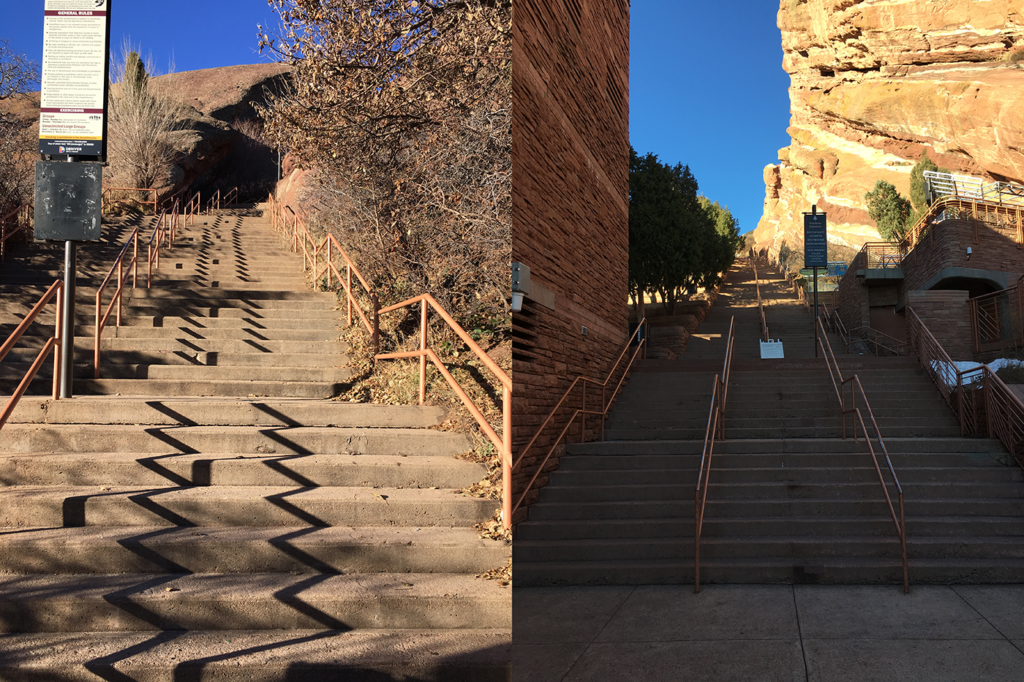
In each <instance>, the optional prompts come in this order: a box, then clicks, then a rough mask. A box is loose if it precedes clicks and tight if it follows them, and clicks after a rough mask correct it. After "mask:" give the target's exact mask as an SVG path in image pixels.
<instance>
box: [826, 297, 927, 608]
mask: <svg viewBox="0 0 1024 682" xmlns="http://www.w3.org/2000/svg"><path fill="white" fill-rule="evenodd" d="M815 324H817V325H818V331H819V334H818V345H819V346H820V348H821V353H822V356H823V357H824V358H825V364H826V366H827V367H828V373H829V377H830V378H831V379H832V388H833V389H835V392H836V398H837V399H838V400H839V410H840V416H841V417H842V420H843V440H846V415H851V416H852V421H853V440H854V442H857V424H860V430H861V432H862V433H863V434H864V442H865V443H866V444H867V446H868V452H869V453H870V454H871V462H872V464H874V466H875V473H876V474H878V482H879V483H880V484H881V486H882V492H883V493H884V494H885V502H886V504H887V505H888V507H889V515H890V517H892V522H893V525H894V526H895V527H896V535H897V536H898V537H899V541H900V553H901V556H902V562H903V591H904V592H910V581H909V577H908V573H907V527H906V521H905V513H904V506H903V487H902V486H901V485H900V481H899V478H898V477H897V476H896V470H895V469H894V468H893V466H892V460H891V459H890V458H889V450H888V449H887V448H886V447H885V440H883V439H882V432H881V431H880V430H879V428H878V422H877V421H875V415H874V412H872V410H871V403H869V402H868V397H867V395H866V394H865V393H864V386H863V385H861V383H860V377H858V376H857V375H856V374H854V375H853V376H852V377H850V378H849V379H843V374H842V371H841V370H840V369H839V363H838V362H837V361H836V356H835V354H833V353H832V345H831V344H830V343H829V341H828V336H827V334H826V333H825V327H824V325H823V324H822V322H821V318H820V317H819V318H818V319H817V320H816V321H815ZM847 385H849V387H850V391H849V393H850V402H849V404H847V402H846V393H847V391H846V387H847ZM858 393H859V394H860V397H861V401H862V402H863V404H864V410H865V411H867V415H868V421H869V422H870V423H871V426H872V428H874V431H875V437H874V440H875V441H876V443H877V445H878V449H879V451H881V453H882V457H883V459H884V460H885V468H886V469H887V470H888V471H889V476H890V477H891V479H892V484H893V486H894V487H895V489H896V494H897V504H898V507H899V513H898V514H897V511H896V509H895V508H894V507H893V504H892V496H891V495H890V494H889V486H888V485H887V484H886V482H885V477H884V476H883V475H882V468H881V466H880V465H879V463H878V453H877V452H876V451H875V447H874V444H872V438H871V435H870V433H869V432H868V429H867V426H866V425H865V423H864V413H863V412H862V411H861V408H859V407H857V394H858Z"/></svg>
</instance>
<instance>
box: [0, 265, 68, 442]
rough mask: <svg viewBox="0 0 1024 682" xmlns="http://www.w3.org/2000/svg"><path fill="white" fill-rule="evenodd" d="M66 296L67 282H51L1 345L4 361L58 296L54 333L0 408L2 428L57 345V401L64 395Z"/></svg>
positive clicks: (55, 380)
mask: <svg viewBox="0 0 1024 682" xmlns="http://www.w3.org/2000/svg"><path fill="white" fill-rule="evenodd" d="M63 295H64V284H63V283H62V282H61V281H60V280H57V281H56V282H54V283H53V284H51V285H50V288H49V289H47V291H46V293H45V294H43V296H42V298H40V299H39V302H38V303H36V304H35V305H34V306H33V307H32V310H30V311H29V313H28V314H27V315H26V316H25V319H23V320H22V321H21V323H20V324H19V325H18V326H17V327H16V328H15V330H14V331H13V332H11V335H10V336H9V337H7V340H6V341H4V343H3V345H2V346H0V362H2V361H3V359H4V358H5V357H7V354H8V353H9V352H11V349H12V348H14V345H15V344H16V343H18V340H19V339H21V337H22V336H23V335H24V334H25V331H26V330H27V329H28V328H29V327H30V326H31V325H32V323H33V322H35V319H36V318H37V317H39V313H41V312H42V310H43V308H45V307H46V305H47V304H48V303H49V302H50V301H51V300H53V299H54V297H56V299H57V319H56V323H55V324H54V331H53V336H51V337H50V338H48V339H47V340H46V341H45V342H44V343H43V348H42V350H40V351H39V354H38V355H37V356H36V359H35V360H34V361H33V362H32V365H31V366H30V367H29V368H28V371H27V372H26V373H25V376H24V378H23V379H22V380H21V382H19V384H18V387H17V388H16V389H14V393H13V395H11V397H10V398H9V399H8V400H7V404H6V405H4V409H3V410H2V411H0V429H2V428H3V426H4V424H6V423H7V420H8V419H10V417H11V414H13V412H14V408H15V407H17V406H18V402H19V401H20V400H21V397H22V396H23V395H25V391H27V390H28V386H29V384H31V383H32V380H33V379H34V378H35V376H36V373H37V372H39V368H40V367H42V366H43V363H44V362H46V357H47V356H48V355H49V354H50V351H51V350H53V349H54V348H57V349H58V350H57V352H55V353H54V354H53V399H54V400H57V399H59V397H60V394H59V386H60V350H59V348H60V341H61V336H60V330H61V326H62V322H63V305H62V303H63Z"/></svg>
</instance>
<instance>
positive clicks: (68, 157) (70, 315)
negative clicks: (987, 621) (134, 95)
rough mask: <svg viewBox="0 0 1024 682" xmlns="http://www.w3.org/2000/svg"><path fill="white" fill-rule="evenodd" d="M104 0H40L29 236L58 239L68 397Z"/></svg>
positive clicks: (103, 130)
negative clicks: (40, 74) (40, 72)
mask: <svg viewBox="0 0 1024 682" xmlns="http://www.w3.org/2000/svg"><path fill="white" fill-rule="evenodd" d="M110 3H111V0H46V1H45V4H44V8H43V77H42V82H41V85H42V87H41V92H40V100H39V154H40V155H41V159H40V161H38V162H37V163H36V192H35V238H36V239H49V240H54V241H63V242H64V298H63V307H62V311H61V313H62V315H63V316H64V317H63V325H62V328H61V330H60V334H61V342H60V350H59V352H60V354H61V355H60V367H61V374H60V391H59V393H58V395H59V396H60V397H61V398H70V397H71V396H72V393H73V391H72V379H73V376H74V366H75V365H74V347H75V278H76V276H77V274H78V272H77V260H78V242H80V241H97V240H99V238H100V232H101V221H102V216H101V209H100V206H101V199H102V191H103V190H102V181H103V170H102V164H103V163H104V162H105V161H106V157H107V146H106V139H107V96H108V87H109V85H108V82H109V79H108V78H107V74H108V73H109V71H110Z"/></svg>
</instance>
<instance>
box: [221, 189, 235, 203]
mask: <svg viewBox="0 0 1024 682" xmlns="http://www.w3.org/2000/svg"><path fill="white" fill-rule="evenodd" d="M237 203H238V188H237V187H232V188H231V189H230V190H228V193H227V194H225V195H224V205H225V206H234V205H235V204H237Z"/></svg>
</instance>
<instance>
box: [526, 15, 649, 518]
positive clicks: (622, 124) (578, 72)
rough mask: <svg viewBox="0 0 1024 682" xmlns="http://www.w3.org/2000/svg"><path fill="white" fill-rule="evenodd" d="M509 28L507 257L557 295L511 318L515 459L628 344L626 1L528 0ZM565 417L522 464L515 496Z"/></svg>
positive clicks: (536, 302)
mask: <svg viewBox="0 0 1024 682" xmlns="http://www.w3.org/2000/svg"><path fill="white" fill-rule="evenodd" d="M513 32H514V33H513V55H514V56H513V119H512V136H513V137H512V139H513V142H512V164H513V171H512V175H513V190H512V192H513V194H512V258H513V260H515V261H521V262H523V263H525V264H526V265H528V266H529V267H530V270H531V277H532V280H533V282H534V284H536V285H540V286H541V287H543V288H544V289H546V290H547V291H548V292H550V294H551V296H548V297H547V299H546V300H544V301H543V302H540V301H537V300H532V301H531V300H529V299H528V300H527V302H526V305H525V306H524V310H523V312H522V313H517V314H514V315H513V319H512V327H513V334H514V338H513V377H514V381H515V389H514V392H513V402H512V410H513V431H512V436H513V452H514V453H515V455H516V456H518V454H519V453H520V452H521V451H522V449H523V447H524V446H525V444H526V442H527V441H528V440H529V439H530V438H531V437H532V436H533V434H534V433H535V432H536V430H537V428H538V426H539V425H540V423H541V422H542V421H543V419H544V417H545V416H546V415H547V414H548V413H549V411H550V410H551V408H552V407H553V406H554V405H555V404H556V402H557V401H558V399H559V398H560V397H561V395H562V393H563V392H564V391H565V389H566V388H568V386H569V385H570V383H571V381H572V379H573V378H574V377H576V376H578V375H585V376H589V377H593V378H601V379H603V378H604V376H605V374H606V373H607V372H608V369H609V368H610V366H611V364H612V362H614V359H615V357H616V355H617V354H618V352H619V351H620V350H621V348H622V346H623V344H624V343H625V341H626V340H627V334H626V332H627V317H626V314H627V313H626V298H627V275H628V265H629V264H628V253H629V241H628V240H629V198H628V195H629V100H628V93H629V3H628V0H523V1H522V2H517V3H516V6H515V18H514V25H513ZM551 305H553V308H552V307H550V306H551ZM584 326H586V327H587V328H588V330H589V332H588V334H587V335H586V336H584V335H583V334H582V327H584ZM566 416H567V415H561V416H560V417H559V419H556V420H555V423H554V424H553V425H552V426H553V427H554V428H549V429H548V430H546V431H545V434H548V435H545V436H544V437H543V438H542V439H541V440H540V441H539V442H538V444H537V446H535V447H534V448H533V449H532V450H531V451H530V456H529V459H527V460H524V464H523V465H522V467H521V468H520V469H519V470H517V472H516V476H515V487H516V490H517V496H518V491H519V490H521V489H522V487H523V485H525V483H526V481H528V478H529V476H532V474H533V472H534V471H535V470H536V465H537V462H536V459H535V456H540V455H542V454H543V453H546V451H547V449H548V446H549V445H550V443H551V440H552V439H551V437H550V436H552V435H554V434H557V433H558V432H559V431H561V427H562V426H563V425H564V423H565V417H566ZM594 422H596V420H591V423H594ZM574 440H578V436H577V437H576V438H574ZM549 468H551V467H549ZM518 518H521V515H518V516H517V519H518Z"/></svg>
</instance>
